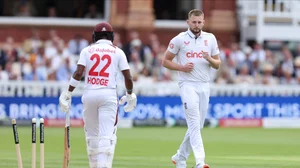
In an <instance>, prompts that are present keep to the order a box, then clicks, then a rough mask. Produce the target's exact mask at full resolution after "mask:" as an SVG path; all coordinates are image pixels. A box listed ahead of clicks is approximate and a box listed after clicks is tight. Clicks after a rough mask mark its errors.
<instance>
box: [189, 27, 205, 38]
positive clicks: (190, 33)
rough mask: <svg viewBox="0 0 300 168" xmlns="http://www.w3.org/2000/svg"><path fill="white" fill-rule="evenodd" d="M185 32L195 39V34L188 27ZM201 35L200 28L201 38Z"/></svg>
mask: <svg viewBox="0 0 300 168" xmlns="http://www.w3.org/2000/svg"><path fill="white" fill-rule="evenodd" d="M187 34H188V35H189V36H190V37H191V38H194V39H197V38H196V35H195V34H194V33H193V32H192V31H191V30H190V29H188V30H187ZM202 35H203V33H202V30H201V32H200V36H199V38H201V37H202Z"/></svg>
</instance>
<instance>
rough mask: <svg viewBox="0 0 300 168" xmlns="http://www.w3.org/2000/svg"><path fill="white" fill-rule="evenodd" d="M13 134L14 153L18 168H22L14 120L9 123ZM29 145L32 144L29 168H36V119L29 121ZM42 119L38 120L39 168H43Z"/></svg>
mask: <svg viewBox="0 0 300 168" xmlns="http://www.w3.org/2000/svg"><path fill="white" fill-rule="evenodd" d="M11 123H12V127H13V133H14V140H15V144H16V152H17V159H18V168H23V163H22V156H21V150H20V144H19V143H20V142H19V135H18V130H17V122H16V119H12V121H11ZM31 143H32V156H31V168H36V119H35V118H33V119H32V121H31ZM44 164H45V163H44V119H43V118H41V119H40V168H44Z"/></svg>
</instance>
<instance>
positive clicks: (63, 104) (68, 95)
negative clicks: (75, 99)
mask: <svg viewBox="0 0 300 168" xmlns="http://www.w3.org/2000/svg"><path fill="white" fill-rule="evenodd" d="M71 103H72V92H70V91H63V92H62V93H61V95H60V96H59V106H60V110H61V111H62V112H65V113H66V112H69V111H70V108H71Z"/></svg>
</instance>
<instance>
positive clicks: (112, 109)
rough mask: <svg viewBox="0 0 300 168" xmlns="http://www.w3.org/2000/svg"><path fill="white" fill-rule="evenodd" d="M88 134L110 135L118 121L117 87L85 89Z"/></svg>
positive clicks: (84, 103)
mask: <svg viewBox="0 0 300 168" xmlns="http://www.w3.org/2000/svg"><path fill="white" fill-rule="evenodd" d="M81 101H82V104H83V120H84V128H85V132H86V136H88V137H90V136H100V137H102V136H109V137H111V136H112V134H113V131H114V126H115V124H116V122H117V110H118V104H117V103H118V98H117V91H116V89H95V90H85V91H84V93H83V95H82V98H81Z"/></svg>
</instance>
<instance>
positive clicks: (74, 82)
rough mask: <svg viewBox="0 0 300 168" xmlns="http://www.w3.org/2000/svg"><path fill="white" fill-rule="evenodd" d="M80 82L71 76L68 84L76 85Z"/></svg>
mask: <svg viewBox="0 0 300 168" xmlns="http://www.w3.org/2000/svg"><path fill="white" fill-rule="evenodd" d="M79 83H80V81H78V80H76V79H74V78H73V77H71V79H70V82H69V85H71V86H73V87H76V86H77V85H78V84H79Z"/></svg>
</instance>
